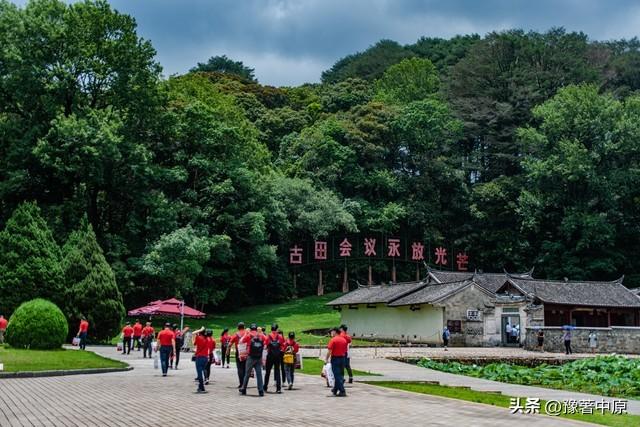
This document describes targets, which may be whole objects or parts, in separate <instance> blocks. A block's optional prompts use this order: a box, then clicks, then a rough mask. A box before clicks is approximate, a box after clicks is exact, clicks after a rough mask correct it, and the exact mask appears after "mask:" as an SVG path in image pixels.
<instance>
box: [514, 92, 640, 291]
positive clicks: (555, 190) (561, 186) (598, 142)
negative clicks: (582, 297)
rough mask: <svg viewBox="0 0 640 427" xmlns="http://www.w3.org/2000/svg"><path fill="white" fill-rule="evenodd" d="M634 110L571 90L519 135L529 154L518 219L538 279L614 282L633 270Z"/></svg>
mask: <svg viewBox="0 0 640 427" xmlns="http://www.w3.org/2000/svg"><path fill="white" fill-rule="evenodd" d="M639 105H640V100H639V99H638V98H636V97H634V98H630V99H628V100H626V101H625V102H619V101H616V100H614V99H613V98H612V97H611V96H610V95H600V94H599V93H598V88H597V87H596V86H593V85H581V86H569V87H567V88H564V89H562V90H560V91H559V92H558V94H557V95H556V96H555V97H553V98H552V99H551V100H549V101H547V102H545V103H544V104H542V105H540V106H539V107H536V108H535V109H534V115H535V117H536V118H537V119H538V120H539V123H540V125H539V126H537V127H535V128H524V129H521V130H520V131H519V136H520V138H521V140H522V142H523V144H524V147H526V150H527V152H528V153H529V156H528V157H526V158H524V160H523V167H524V170H525V172H526V185H525V186H524V187H523V189H522V192H521V196H520V207H519V208H520V209H519V212H520V214H521V215H522V219H523V227H524V230H525V231H526V232H527V233H529V236H530V239H531V241H532V242H535V243H536V247H535V249H536V250H535V253H536V254H537V257H536V261H537V264H538V266H539V268H540V270H541V271H542V272H544V273H547V274H548V275H553V276H562V275H564V276H566V277H573V278H591V279H595V278H605V277H608V278H613V277H615V276H616V275H618V274H621V272H623V271H625V270H632V271H633V269H634V268H635V266H637V264H638V261H637V260H636V257H635V255H632V254H633V253H635V252H634V251H636V250H637V248H638V242H637V239H635V240H634V239H632V238H630V237H631V236H638V234H639V233H640V229H639V228H638V223H637V219H638V207H637V200H638V197H639V195H640V192H639V191H638V184H639V180H640V174H639V173H638V170H639V166H640V149H639V148H638V144H637V141H638V138H639V137H640V134H639V132H640V128H639V126H638V123H639V120H640V109H639V108H638V106H639ZM633 200H635V201H636V202H631V203H630V201H633Z"/></svg>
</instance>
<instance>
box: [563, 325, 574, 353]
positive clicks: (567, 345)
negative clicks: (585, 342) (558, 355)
mask: <svg viewBox="0 0 640 427" xmlns="http://www.w3.org/2000/svg"><path fill="white" fill-rule="evenodd" d="M562 340H563V341H564V349H565V352H566V354H572V353H573V351H572V350H571V328H570V327H565V329H564V332H563V333H562Z"/></svg>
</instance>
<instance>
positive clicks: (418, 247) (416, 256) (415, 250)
mask: <svg viewBox="0 0 640 427" xmlns="http://www.w3.org/2000/svg"><path fill="white" fill-rule="evenodd" d="M422 260H424V245H423V244H422V243H421V242H413V243H412V244H411V261H422Z"/></svg>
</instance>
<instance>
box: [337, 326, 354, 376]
mask: <svg viewBox="0 0 640 427" xmlns="http://www.w3.org/2000/svg"><path fill="white" fill-rule="evenodd" d="M347 329H348V328H347V325H344V324H343V325H340V336H341V337H342V338H344V339H345V340H347V355H346V356H345V358H344V368H345V369H346V370H347V374H349V384H353V371H352V370H351V355H350V354H349V350H351V335H349V334H348V333H347Z"/></svg>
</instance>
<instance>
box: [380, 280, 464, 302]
mask: <svg viewBox="0 0 640 427" xmlns="http://www.w3.org/2000/svg"><path fill="white" fill-rule="evenodd" d="M472 283H473V282H471V281H468V280H465V281H463V282H453V283H441V284H433V285H429V286H425V287H424V288H422V289H420V290H418V291H415V292H412V293H410V294H408V295H405V296H404V297H402V298H399V299H397V300H395V301H393V302H392V303H390V304H389V307H398V306H402V305H412V304H432V303H434V302H437V301H438V300H440V299H443V298H446V297H448V296H450V295H452V294H455V293H457V292H459V291H461V290H462V289H464V288H466V287H467V286H470V285H471V284H472Z"/></svg>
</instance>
